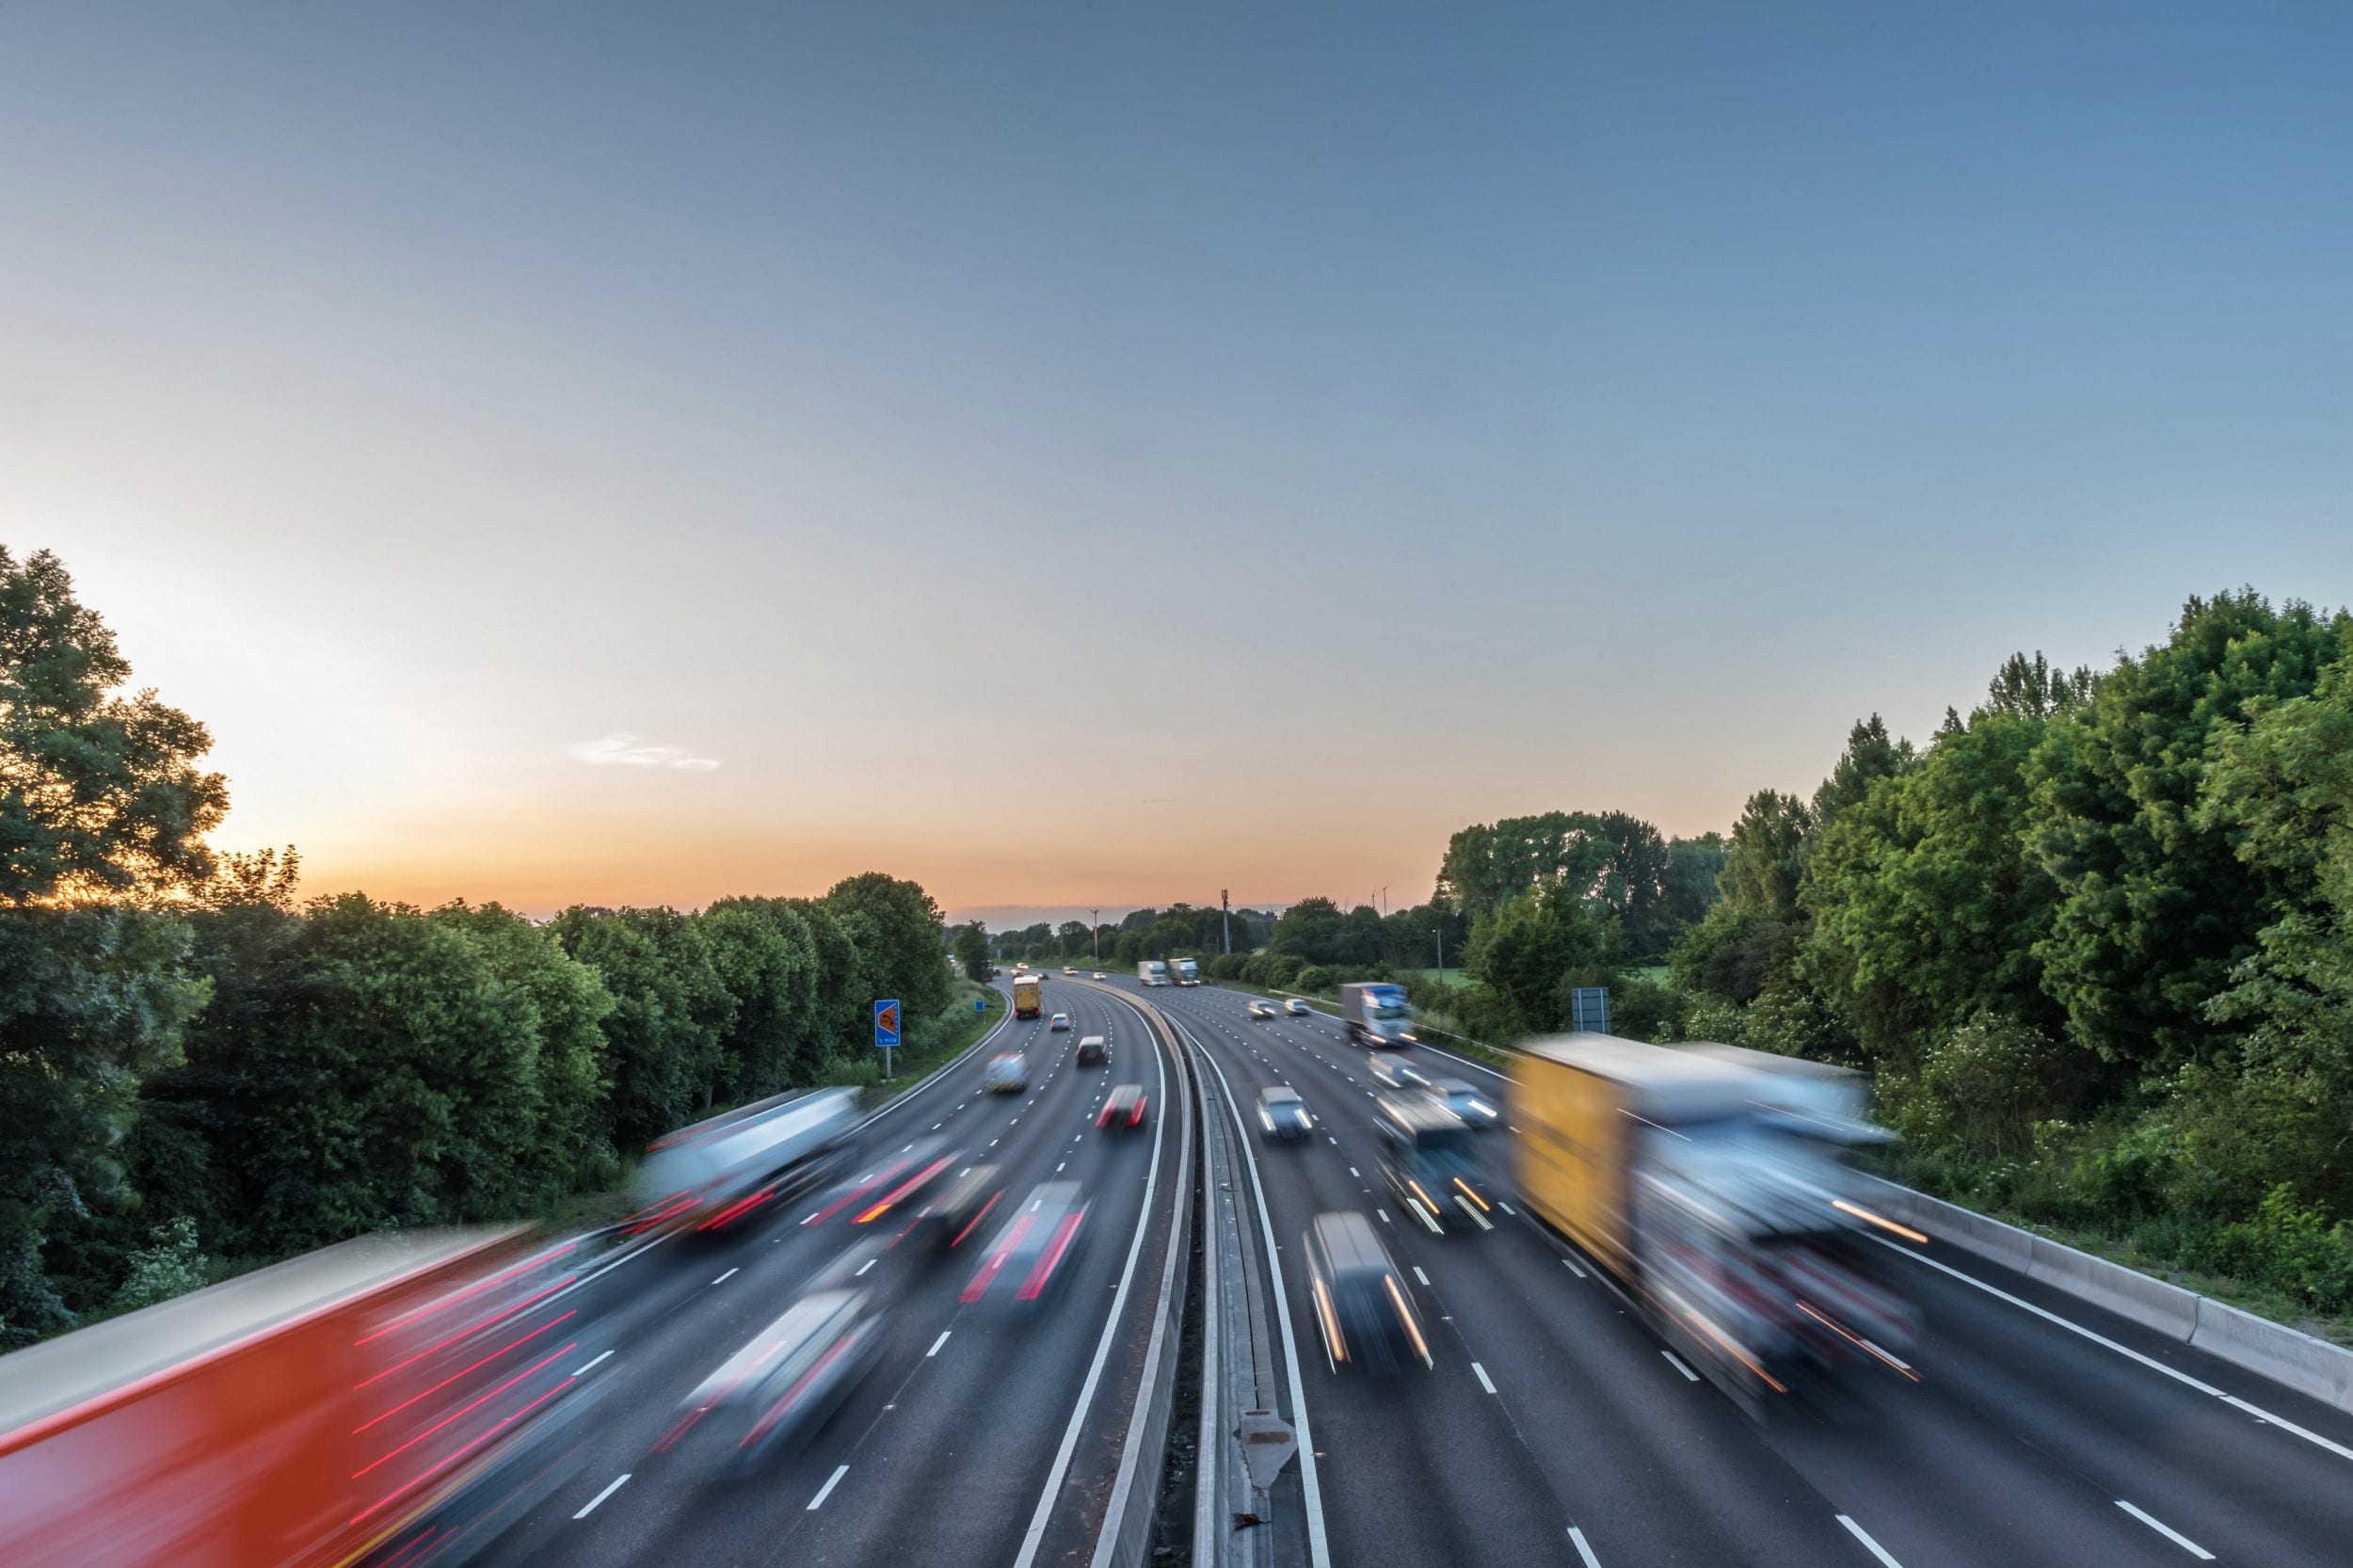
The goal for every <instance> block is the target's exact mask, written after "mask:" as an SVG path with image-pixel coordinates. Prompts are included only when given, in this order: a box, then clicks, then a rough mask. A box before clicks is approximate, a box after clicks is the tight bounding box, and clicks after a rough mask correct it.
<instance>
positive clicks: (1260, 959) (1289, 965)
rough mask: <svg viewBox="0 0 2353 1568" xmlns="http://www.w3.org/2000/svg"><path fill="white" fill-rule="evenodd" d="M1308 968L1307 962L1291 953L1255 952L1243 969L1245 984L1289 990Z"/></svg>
mask: <svg viewBox="0 0 2353 1568" xmlns="http://www.w3.org/2000/svg"><path fill="white" fill-rule="evenodd" d="M1306 967H1307V965H1306V960H1305V959H1304V958H1301V957H1300V956H1299V955H1298V954H1297V953H1291V952H1254V953H1252V954H1251V955H1250V960H1249V962H1248V963H1246V964H1244V965H1243V966H1242V967H1241V978H1242V980H1243V982H1244V983H1245V984H1251V985H1264V986H1266V987H1267V988H1268V989H1270V990H1277V991H1280V990H1288V989H1289V988H1290V984H1291V981H1292V980H1293V979H1295V978H1296V977H1297V976H1298V974H1299V971H1300V970H1301V969H1303V968H1306Z"/></svg>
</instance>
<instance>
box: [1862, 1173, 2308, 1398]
mask: <svg viewBox="0 0 2353 1568" xmlns="http://www.w3.org/2000/svg"><path fill="white" fill-rule="evenodd" d="M1862 1179H1863V1181H1864V1184H1865V1192H1866V1194H1867V1197H1868V1200H1869V1201H1871V1202H1872V1203H1874V1204H1875V1205H1876V1206H1877V1207H1878V1208H1879V1209H1880V1210H1881V1212H1882V1213H1883V1214H1885V1215H1886V1217H1887V1218H1889V1219H1891V1220H1897V1221H1900V1222H1902V1223H1903V1224H1908V1225H1911V1226H1912V1227H1913V1229H1915V1230H1921V1231H1925V1232H1927V1233H1928V1234H1929V1236H1931V1237H1933V1238H1935V1239H1936V1240H1939V1241H1943V1242H1945V1243H1946V1244H1947V1245H1950V1246H1954V1247H1958V1248H1960V1249H1961V1251H1962V1252H1965V1253H1968V1254H1970V1255H1972V1256H1977V1257H1982V1258H1984V1259H1986V1260H1987V1261H1988V1262H1992V1263H1999V1264H2001V1265H2002V1266H2003V1267H2004V1268H2007V1269H2015V1270H2016V1271H2018V1272H2020V1273H2022V1274H2025V1276H2026V1277H2027V1278H2028V1279H2031V1280H2035V1281H2037V1282H2039V1283H2041V1284H2043V1285H2047V1286H2049V1287H2051V1288H2053V1289H2054V1290H2057V1291H2060V1292H2062V1293H2063V1294H2066V1295H2069V1296H2073V1298H2075V1299H2076V1300H2077V1301H2082V1302H2089V1303H2090V1304H2092V1305H2094V1306H2098V1307H2103V1308H2105V1309H2106V1310H2107V1311H2110V1312H2113V1313H2115V1314H2116V1315H2117V1316H2118V1317H2120V1318H2124V1319H2128V1320H2131V1321H2133V1322H2136V1323H2138V1324H2140V1325H2141V1326H2142V1327H2143V1328H2146V1329H2149V1330H2151V1331H2152V1332H2153V1333H2157V1334H2162V1335H2164V1336H2166V1337H2167V1338H2169V1339H2175V1340H2179V1341H2181V1342H2182V1343H2184V1344H2185V1345H2189V1346H2191V1347H2193V1348H2194V1349H2197V1350H2201V1351H2203V1352H2206V1353H2207V1354H2208V1355H2211V1356H2213V1357H2214V1358H2215V1359H2216V1360H2217V1361H2223V1362H2228V1363H2229V1364H2230V1365H2232V1366H2233V1367H2237V1368H2242V1369H2244V1370H2246V1371H2249V1372H2253V1373H2255V1374H2257V1375H2258V1376H2261V1377H2266V1378H2269V1379H2270V1380H2271V1381H2272V1382H2274V1383H2277V1384H2281V1386H2282V1387H2285V1388H2291V1389H2294V1390H2295V1391H2296V1392H2297V1393H2298V1394H2302V1395H2305V1396H2307V1397H2308V1398H2311V1399H2315V1400H2320V1401H2321V1402H2322V1403H2323V1404H2327V1405H2329V1406H2332V1407H2333V1408H2335V1409H2338V1410H2343V1411H2348V1412H2353V1352H2348V1351H2345V1350H2343V1349H2341V1348H2340V1347H2338V1346H2335V1345H2331V1344H2329V1342H2328V1341H2327V1340H2325V1339H2317V1338H2314V1337H2313V1336H2311V1335H2309V1334H2303V1333H2299V1332H2298V1331H2297V1330H2295V1329H2292V1328H2289V1327H2288V1326H2287V1325H2286V1324H2284V1323H2275V1322H2273V1321H2272V1320H2270V1319H2268V1318H2259V1317H2257V1316H2255V1314H2253V1313H2251V1312H2244V1311H2241V1310H2240V1309H2239V1308H2237V1307H2235V1306H2230V1305H2226V1304H2223V1303H2221V1302H2218V1301H2216V1300H2215V1299H2214V1298H2213V1297H2211V1296H2201V1295H2200V1294H2199V1293H2198V1292H2196V1291H2195V1290H2190V1289H2186V1288H2184V1287H2182V1286H2179V1285H2173V1284H2169V1283H2168V1282H2167V1281H2165V1280H2161V1279H2157V1278H2155V1277H2154V1276H2153V1275H2150V1274H2144V1273H2142V1272H2140V1271H2139V1270H2137V1269H2130V1268H2127V1267H2125V1266H2124V1265H2123V1264H2121V1263H2111V1262H2109V1261H2108V1260H2107V1259H2106V1258H2105V1257H2098V1256H2093V1255H2092V1254H2090V1253H2088V1252H2084V1251H2082V1250H2081V1249H2079V1248H2075V1247H2071V1246H2068V1245H2067V1244H2065V1243H2064V1242H2060V1241H2054V1240H2051V1239H2050V1238H2049V1237H2047V1236H2037V1235H2036V1234H2035V1233H2034V1232H2032V1231H2030V1230H2022V1229H2020V1228H2019V1227H2018V1226H2016V1225H2008V1224H2003V1223H2002V1222H2001V1221H1999V1220H1993V1219H1988V1218H1987V1217H1986V1216H1985V1215H1983V1214H1978V1213H1976V1212H1973V1211H1972V1210H1970V1209H1966V1208H1961V1207H1960V1206H1959V1205H1957V1204H1949V1203H1946V1202H1945V1201H1944V1200H1943V1199H1941V1198H1932V1197H1929V1195H1928V1194H1927V1193H1925V1192H1913V1190H1912V1189H1911V1188H1909V1187H1898V1186H1897V1185H1896V1184H1895V1183H1894V1182H1892V1181H1881V1180H1880V1179H1879V1178H1878V1177H1876V1176H1865V1177H1863V1178H1862Z"/></svg>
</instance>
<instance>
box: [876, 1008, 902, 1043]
mask: <svg viewBox="0 0 2353 1568" xmlns="http://www.w3.org/2000/svg"><path fill="white" fill-rule="evenodd" d="M898 1043H899V999H898V998H896V997H892V998H890V999H889V1000H887V1001H877V1002H875V1003H874V1046H875V1048H876V1049H878V1050H879V1049H884V1048H888V1047H891V1046H895V1045H897V1044H898Z"/></svg>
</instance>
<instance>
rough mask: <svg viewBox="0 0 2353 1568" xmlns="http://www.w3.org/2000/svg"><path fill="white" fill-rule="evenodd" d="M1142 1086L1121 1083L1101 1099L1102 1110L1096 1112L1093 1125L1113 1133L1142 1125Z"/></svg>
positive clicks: (1139, 1084)
mask: <svg viewBox="0 0 2353 1568" xmlns="http://www.w3.org/2000/svg"><path fill="white" fill-rule="evenodd" d="M1095 1125H1096V1127H1099V1128H1109V1129H1111V1130H1112V1131H1113V1132H1121V1131H1125V1130H1126V1129H1127V1128H1136V1127H1142V1126H1143V1125H1144V1085H1143V1084H1141V1083H1123V1084H1121V1085H1119V1087H1117V1088H1115V1089H1113V1090H1112V1092H1111V1093H1110V1094H1109V1095H1107V1096H1104V1098H1103V1109H1102V1110H1101V1111H1099V1112H1096V1116H1095Z"/></svg>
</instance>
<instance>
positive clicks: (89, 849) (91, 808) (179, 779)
mask: <svg viewBox="0 0 2353 1568" xmlns="http://www.w3.org/2000/svg"><path fill="white" fill-rule="evenodd" d="M130 678H131V666H130V664H129V662H128V661H126V660H125V659H124V658H123V657H122V655H121V654H120V652H119V651H117V649H116V647H115V639H114V633H113V632H110V631H108V630H107V628H106V625H105V623H104V621H102V620H100V619H99V618H98V616H97V613H96V612H95V611H92V610H89V609H87V608H85V607H84V606H83V605H82V604H80V603H79V602H78V601H76V600H75V599H74V597H73V584H72V580H71V579H70V578H69V577H68V576H67V575H66V569H65V567H64V565H63V563H61V562H59V561H58V559H57V558H56V556H55V555H53V554H51V553H50V552H48V551H45V550H44V551H41V552H39V553H37V554H35V555H33V556H32V557H31V558H30V559H28V560H26V561H24V563H23V564H21V565H20V564H19V563H18V562H17V561H16V559H15V558H14V557H13V556H11V555H10V554H9V553H8V549H7V547H6V546H0V905H9V904H16V905H22V904H28V903H34V902H40V901H46V900H50V899H56V898H84V897H104V898H115V897H121V896H124V895H138V894H152V893H157V892H162V891H167V890H173V889H178V888H187V887H191V886H194V885H196V884H198V883H200V882H202V881H203V880H204V879H205V878H206V877H208V876H209V875H211V873H212V854H211V852H210V851H209V850H208V849H206V848H205V845H204V842H203V835H204V834H206V833H207V832H210V831H211V830H212V828H213V827H214V826H216V824H218V823H219V822H220V819H221V816H222V814H223V813H224V812H226V811H227V810H228V808H229V790H228V785H227V784H226V783H225V782H224V781H223V780H222V778H221V776H220V775H218V774H216V773H204V772H201V771H200V770H199V769H198V768H197V766H196V759H198V758H199V757H201V756H202V755H203V754H204V753H205V752H206V751H207V750H209V749H210V748H211V746H212V738H211V736H209V735H207V734H206V733H205V730H204V727H203V726H202V725H200V724H199V723H197V722H196V721H195V720H194V719H192V718H190V717H188V716H187V714H185V713H183V712H180V711H179V710H178V709H176V708H169V707H166V706H165V705H164V703H163V702H162V701H161V700H159V699H158V698H157V696H155V694H154V693H153V692H152V691H147V692H139V693H136V695H133V696H121V695H120V694H119V693H118V692H117V690H116V688H118V687H120V685H122V683H123V682H124V681H126V680H130Z"/></svg>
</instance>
